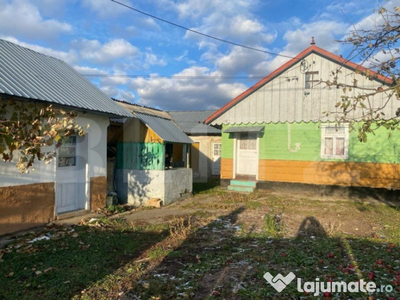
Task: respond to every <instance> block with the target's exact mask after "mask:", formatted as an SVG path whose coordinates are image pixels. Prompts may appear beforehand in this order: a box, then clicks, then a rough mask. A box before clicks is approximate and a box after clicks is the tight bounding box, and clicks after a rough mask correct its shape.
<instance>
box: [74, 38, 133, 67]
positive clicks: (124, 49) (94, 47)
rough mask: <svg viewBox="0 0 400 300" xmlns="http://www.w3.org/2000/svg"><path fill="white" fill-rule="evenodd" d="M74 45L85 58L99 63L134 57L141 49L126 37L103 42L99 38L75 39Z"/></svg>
mask: <svg viewBox="0 0 400 300" xmlns="http://www.w3.org/2000/svg"><path fill="white" fill-rule="evenodd" d="M72 44H73V46H74V47H77V48H78V49H80V54H81V56H82V58H83V59H86V60H89V61H93V62H95V63H99V64H107V63H115V62H116V61H117V60H119V59H126V60H127V61H129V60H132V59H134V58H135V57H136V56H138V55H139V54H140V51H139V50H138V49H137V48H136V47H135V46H133V45H132V44H130V43H129V42H128V41H126V40H124V39H114V40H111V41H109V42H107V43H104V44H101V43H100V42H99V41H98V40H87V39H83V40H80V41H73V43H72Z"/></svg>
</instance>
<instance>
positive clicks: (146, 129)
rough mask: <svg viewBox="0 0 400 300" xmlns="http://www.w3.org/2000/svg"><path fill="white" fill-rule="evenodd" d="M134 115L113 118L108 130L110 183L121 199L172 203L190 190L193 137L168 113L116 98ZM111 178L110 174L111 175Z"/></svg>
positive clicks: (143, 202)
mask: <svg viewBox="0 0 400 300" xmlns="http://www.w3.org/2000/svg"><path fill="white" fill-rule="evenodd" d="M116 103H118V104H119V105H120V106H121V107H123V108H125V109H126V110H128V111H130V112H131V113H132V116H133V118H130V119H123V120H112V124H111V126H110V129H109V138H108V148H109V168H110V169H112V170H109V174H112V173H113V174H114V176H113V178H114V180H113V182H112V183H109V186H110V185H111V186H112V188H113V189H114V190H115V191H116V192H117V194H118V198H119V200H120V201H122V202H125V203H129V204H133V205H146V204H147V202H148V200H149V199H152V200H154V199H160V200H161V201H162V203H163V204H168V203H171V202H172V201H175V200H178V199H180V198H182V197H184V196H186V195H189V194H190V193H191V192H192V182H193V181H192V169H191V168H190V162H189V155H190V145H191V144H192V140H191V139H190V138H189V137H188V136H187V135H186V134H185V133H184V132H183V131H182V130H181V129H180V128H179V127H178V126H177V125H176V124H175V123H174V122H173V121H172V119H171V117H170V116H169V114H168V113H167V112H163V111H160V110H157V109H152V108H148V107H143V106H139V105H136V104H131V103H128V102H124V101H116ZM110 178H111V177H110Z"/></svg>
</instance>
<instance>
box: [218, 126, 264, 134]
mask: <svg viewBox="0 0 400 300" xmlns="http://www.w3.org/2000/svg"><path fill="white" fill-rule="evenodd" d="M263 130H264V126H233V127H229V128H228V129H226V130H224V132H225V133H239V132H260V131H263Z"/></svg>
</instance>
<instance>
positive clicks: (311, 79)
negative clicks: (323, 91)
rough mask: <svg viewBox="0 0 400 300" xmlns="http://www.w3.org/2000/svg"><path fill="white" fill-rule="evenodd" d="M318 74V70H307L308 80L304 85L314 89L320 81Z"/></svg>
mask: <svg viewBox="0 0 400 300" xmlns="http://www.w3.org/2000/svg"><path fill="white" fill-rule="evenodd" d="M318 74H319V72H318V71H312V72H306V81H305V86H304V87H305V88H306V89H312V88H314V87H315V86H316V85H317V84H318V83H319V79H318Z"/></svg>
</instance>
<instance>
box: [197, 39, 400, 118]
mask: <svg viewBox="0 0 400 300" xmlns="http://www.w3.org/2000/svg"><path fill="white" fill-rule="evenodd" d="M312 53H315V54H318V55H320V56H322V57H325V58H327V59H329V60H331V61H333V62H336V63H337V64H339V65H341V66H343V67H346V68H348V69H350V70H354V71H358V72H360V73H361V74H366V73H367V72H368V73H369V74H370V75H371V76H375V80H377V81H379V82H381V83H382V84H386V85H390V84H392V83H393V81H392V80H391V79H390V78H389V77H385V76H383V75H381V74H378V73H376V72H374V71H373V70H370V69H367V68H365V67H363V66H361V65H359V64H356V63H353V62H351V61H349V60H347V59H344V58H343V57H341V56H338V55H336V54H333V53H331V52H329V51H326V50H324V49H322V48H319V47H317V46H315V45H311V46H310V47H308V48H307V49H305V50H303V51H302V52H301V53H299V54H298V55H297V56H296V57H294V58H292V59H291V60H289V61H287V62H286V63H285V64H283V65H282V66H281V67H279V68H278V69H276V70H275V71H273V72H272V73H270V74H269V75H268V76H267V77H264V78H263V79H261V80H260V81H259V82H257V83H256V84H254V85H253V86H251V87H250V88H248V89H247V90H245V91H244V92H243V93H241V94H240V95H238V96H237V97H236V98H234V99H232V100H231V101H230V102H228V103H227V104H225V105H224V106H223V107H221V108H220V109H219V110H217V111H216V112H215V113H213V114H212V115H211V116H209V117H208V118H207V119H206V120H205V121H204V123H205V124H212V122H213V121H215V120H216V119H217V118H218V117H220V116H221V115H222V114H224V113H225V112H226V111H228V110H229V109H230V108H232V107H233V106H235V105H236V104H238V103H239V102H241V101H242V100H243V99H245V98H246V97H247V96H249V95H250V94H252V93H254V92H256V91H257V90H258V89H260V88H261V87H263V86H264V85H265V84H267V83H268V82H270V81H271V80H273V79H274V78H275V77H277V76H279V75H280V74H282V73H283V72H284V71H285V70H287V69H289V68H290V67H292V66H293V65H295V64H296V63H298V62H299V61H301V60H302V59H304V58H305V57H307V56H308V55H310V54H312Z"/></svg>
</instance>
